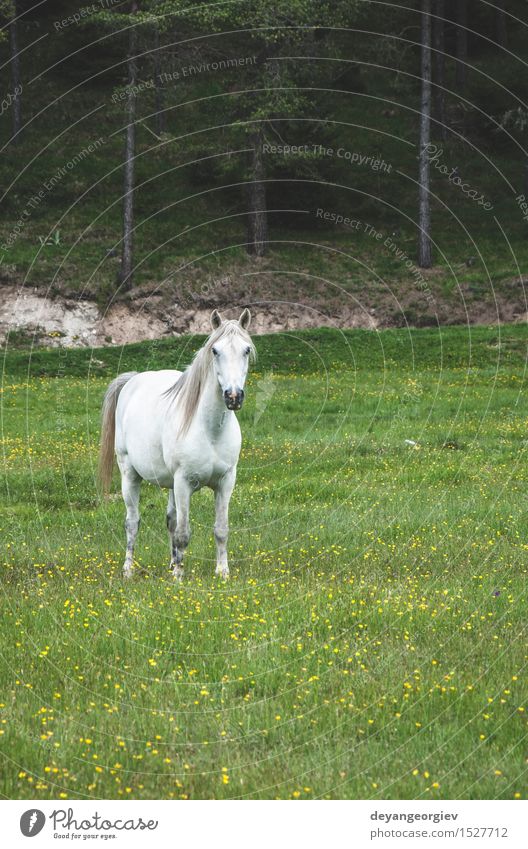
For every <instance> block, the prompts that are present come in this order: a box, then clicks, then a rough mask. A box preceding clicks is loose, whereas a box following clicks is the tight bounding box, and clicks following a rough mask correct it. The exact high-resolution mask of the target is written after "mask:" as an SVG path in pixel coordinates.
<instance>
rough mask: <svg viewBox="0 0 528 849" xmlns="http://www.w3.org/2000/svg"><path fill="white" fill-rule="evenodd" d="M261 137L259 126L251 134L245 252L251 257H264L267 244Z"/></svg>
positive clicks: (266, 213)
mask: <svg viewBox="0 0 528 849" xmlns="http://www.w3.org/2000/svg"><path fill="white" fill-rule="evenodd" d="M263 136H264V134H263V131H262V127H261V126H259V127H258V129H257V130H255V132H253V133H252V134H251V140H252V142H253V151H252V154H251V156H252V162H251V182H250V184H249V186H248V230H247V252H248V254H252V255H253V256H264V254H265V253H266V247H267V243H268V211H267V208H266V184H265V183H264V178H265V173H264V158H263V154H262V143H263Z"/></svg>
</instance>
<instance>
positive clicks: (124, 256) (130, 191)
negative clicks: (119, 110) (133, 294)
mask: <svg viewBox="0 0 528 849" xmlns="http://www.w3.org/2000/svg"><path fill="white" fill-rule="evenodd" d="M137 9H138V6H137V3H136V2H132V3H131V4H130V13H131V15H134V14H135V13H136V12H137ZM130 23H131V24H132V25H131V27H130V31H129V36H128V60H127V69H128V82H127V119H128V124H127V128H126V135H125V175H124V185H123V246H122V251H121V271H120V275H119V277H120V283H121V285H122V286H123V288H124V289H130V288H131V286H132V282H133V264H134V256H133V249H134V164H135V162H134V160H135V155H136V100H137V93H136V82H137V57H136V54H137V27H136V25H135V24H134V21H133V18H132V17H131V18H130Z"/></svg>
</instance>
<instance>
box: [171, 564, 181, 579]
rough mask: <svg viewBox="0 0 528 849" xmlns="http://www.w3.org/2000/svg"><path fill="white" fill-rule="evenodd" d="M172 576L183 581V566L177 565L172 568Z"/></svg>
mask: <svg viewBox="0 0 528 849" xmlns="http://www.w3.org/2000/svg"><path fill="white" fill-rule="evenodd" d="M172 577H173V578H174V579H175V580H176V581H182V580H183V569H182V568H181V566H175V567H174V569H173V570H172Z"/></svg>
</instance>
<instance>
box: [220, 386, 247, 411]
mask: <svg viewBox="0 0 528 849" xmlns="http://www.w3.org/2000/svg"><path fill="white" fill-rule="evenodd" d="M224 401H225V405H226V407H227V409H228V410H240V408H241V407H242V404H243V403H244V390H243V389H238V390H237V391H234V390H232V389H226V391H225V392H224Z"/></svg>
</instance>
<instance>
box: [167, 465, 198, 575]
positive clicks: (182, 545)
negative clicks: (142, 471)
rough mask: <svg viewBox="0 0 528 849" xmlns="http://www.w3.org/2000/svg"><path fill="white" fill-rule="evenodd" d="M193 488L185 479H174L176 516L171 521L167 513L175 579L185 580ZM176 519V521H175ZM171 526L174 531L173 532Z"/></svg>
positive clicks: (177, 477)
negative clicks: (184, 570) (184, 557)
mask: <svg viewBox="0 0 528 849" xmlns="http://www.w3.org/2000/svg"><path fill="white" fill-rule="evenodd" d="M191 491H192V490H191V487H190V485H189V482H188V481H186V480H185V479H184V478H181V477H179V476H176V477H175V478H174V488H173V496H172V497H173V501H174V508H175V511H176V516H174V513H173V514H172V517H171V519H170V520H169V514H168V513H167V525H168V527H169V533H170V535H171V548H172V553H171V555H172V556H171V569H172V574H173V575H174V577H175V578H178V579H179V580H181V578H183V555H184V553H185V549H186V548H187V546H188V545H189V540H190V538H191V525H190V522H189V506H190V502H191ZM170 505H171V496H169V506H170ZM174 519H175V521H174ZM171 526H172V527H173V528H174V530H173V531H172V532H171Z"/></svg>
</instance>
